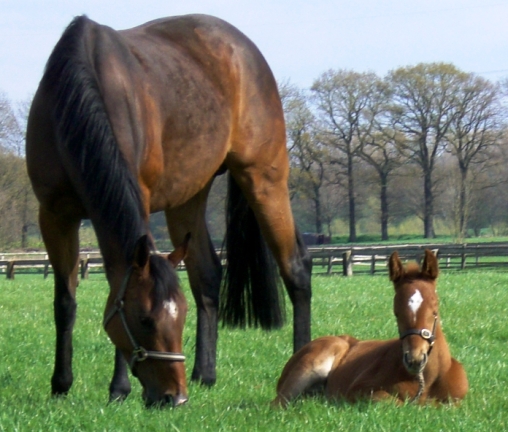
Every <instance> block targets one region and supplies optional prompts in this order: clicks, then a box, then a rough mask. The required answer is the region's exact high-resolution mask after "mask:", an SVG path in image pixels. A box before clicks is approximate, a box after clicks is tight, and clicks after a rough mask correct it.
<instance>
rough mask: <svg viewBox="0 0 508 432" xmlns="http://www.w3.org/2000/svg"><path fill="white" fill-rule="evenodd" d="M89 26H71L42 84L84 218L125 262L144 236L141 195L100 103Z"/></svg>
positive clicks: (83, 21) (85, 22) (81, 20)
mask: <svg viewBox="0 0 508 432" xmlns="http://www.w3.org/2000/svg"><path fill="white" fill-rule="evenodd" d="M94 25H95V24H94V23H93V22H92V21H90V20H89V19H88V18H87V17H85V16H81V17H77V18H75V19H74V20H73V21H72V22H71V24H70V25H69V26H68V27H67V29H66V30H65V32H64V34H63V36H62V38H61V39H60V41H59V42H58V44H57V45H56V47H55V48H54V50H53V53H52V54H51V56H50V58H49V60H48V63H47V65H46V70H45V74H44V77H43V81H42V82H43V84H44V88H45V89H47V90H48V94H49V95H50V96H51V98H52V99H53V102H54V104H53V106H54V109H53V112H52V116H53V121H54V123H55V125H57V141H58V148H59V151H60V154H61V156H62V160H64V161H65V163H66V165H70V167H68V174H69V177H70V178H71V179H72V181H73V186H74V187H75V188H76V190H77V192H78V194H79V196H80V198H81V200H82V201H83V204H84V206H85V208H86V210H87V213H88V217H90V219H91V220H92V223H93V224H94V227H95V229H96V231H97V230H99V231H102V232H109V233H111V234H112V235H113V236H114V237H115V239H116V241H118V242H119V245H120V247H121V249H122V250H123V251H124V253H125V255H126V259H130V258H131V254H132V251H133V249H134V242H135V241H136V240H137V237H138V236H139V235H141V234H142V233H143V232H144V231H146V227H145V222H144V221H143V218H142V202H141V194H140V190H139V186H138V184H137V181H136V179H135V177H134V175H133V174H132V173H131V171H130V170H129V169H128V166H127V163H126V161H125V159H124V158H123V156H122V154H121V152H120V150H119V148H118V144H117V142H116V140H115V136H114V133H113V129H112V126H111V123H110V120H109V117H108V115H107V113H106V110H105V107H104V103H103V100H102V95H101V91H100V89H99V85H98V82H97V74H96V71H95V70H94V66H93V62H92V59H94V52H93V50H92V49H90V47H91V43H90V41H91V40H94V39H95V38H94V37H91V36H93V34H92V31H93V30H94V29H93V27H92V26H94ZM69 163H70V164H69ZM99 242H100V238H99Z"/></svg>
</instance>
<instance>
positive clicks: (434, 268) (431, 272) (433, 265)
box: [421, 249, 439, 279]
mask: <svg viewBox="0 0 508 432" xmlns="http://www.w3.org/2000/svg"><path fill="white" fill-rule="evenodd" d="M421 271H422V274H423V275H425V276H427V277H428V278H430V279H436V278H437V275H438V274H439V265H438V263H437V257H436V255H434V253H433V252H432V251H431V250H429V249H425V257H424V258H423V263H422V270H421Z"/></svg>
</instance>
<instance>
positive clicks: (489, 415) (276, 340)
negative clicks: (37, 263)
mask: <svg viewBox="0 0 508 432" xmlns="http://www.w3.org/2000/svg"><path fill="white" fill-rule="evenodd" d="M182 284H183V285H184V288H185V290H186V292H187V298H188V299H189V300H190V299H191V296H190V294H189V293H188V285H187V281H186V279H185V277H184V276H183V275H182ZM438 286H439V294H440V298H441V308H440V309H441V316H442V321H443V328H444V331H445V334H446V335H447V339H448V342H449V344H450V347H451V350H452V354H453V355H454V356H455V357H456V358H457V359H459V360H460V361H461V362H462V363H463V364H464V366H465V368H466V371H467V373H468V378H469V383H470V392H469V394H468V396H467V397H466V399H465V400H464V402H463V403H462V404H461V405H460V406H459V407H447V406H446V407H443V408H432V407H418V406H413V405H407V406H403V407H398V408H397V407H395V406H393V405H392V404H390V403H380V404H370V403H367V402H365V403H361V404H357V405H348V404H342V403H340V404H332V403H328V402H326V401H324V400H322V399H307V400H301V401H297V402H295V403H294V404H293V405H292V406H290V408H289V409H287V410H285V411H281V410H272V409H270V408H269V402H270V400H271V399H272V398H273V397H274V396H275V384H276V381H277V378H278V376H279V373H280V371H281V369H282V367H283V365H284V364H285V362H286V360H287V359H288V358H289V356H290V355H291V349H292V347H291V340H292V332H291V325H286V326H285V327H284V329H282V330H280V331H276V332H270V333H266V332H263V331H260V330H247V331H240V330H229V329H221V330H220V339H219V347H218V370H217V373H218V381H217V384H216V386H215V387H213V388H211V389H206V388H202V387H200V386H198V385H195V384H190V386H189V395H190V401H189V403H188V404H187V405H186V406H184V407H182V408H179V409H176V410H173V409H164V410H147V409H145V408H144V406H143V403H142V400H141V389H140V386H139V384H138V383H137V381H135V380H133V392H132V394H131V395H130V397H129V398H128V399H127V400H126V401H125V402H124V403H122V404H111V405H108V404H107V403H106V402H107V396H108V394H107V392H108V385H109V379H110V378H111V372H112V358H113V348H112V345H111V343H110V342H109V340H108V338H107V336H106V334H105V332H104V331H103V330H102V327H101V320H102V312H103V307H104V302H105V299H106V293H107V289H108V288H107V284H106V282H105V280H104V277H103V276H101V275H93V276H92V278H91V279H89V280H86V281H83V282H82V284H81V286H80V288H79V291H78V318H77V323H76V327H75V332H74V335H75V337H74V379H75V380H74V386H73V387H72V389H71V392H70V394H69V395H68V396H67V397H66V398H51V397H50V384H49V381H50V376H51V373H52V368H53V357H54V353H53V350H54V325H53V319H52V316H53V312H52V301H53V298H52V292H53V286H52V279H51V278H49V279H48V280H46V281H44V280H43V279H42V277H41V276H40V275H36V276H29V275H19V276H17V277H16V279H15V280H14V281H8V280H4V279H1V280H0V344H1V345H0V346H1V347H0V430H2V431H4V430H5V431H45V432H46V431H74V430H75V431H78V430H79V431H124V430H125V431H132V430H143V431H156V430H157V431H160V430H167V431H182V432H183V431H186V432H188V431H205V430H210V431H236V430H237V431H267V432H273V431H286V430H287V431H331V430H341V431H355V432H357V431H402V430H411V431H461V432H464V431H471V432H473V431H474V432H479V431H501V430H508V420H507V419H508V415H507V414H506V413H507V412H508V397H507V395H508V354H507V351H508V350H507V342H508V326H507V324H506V317H507V315H508V289H507V288H508V272H481V273H480V272H460V273H443V275H442V276H441V277H440V280H439V284H438ZM313 287H314V295H313V327H312V333H313V337H317V336H322V335H325V334H339V333H350V334H352V335H354V336H356V337H359V338H362V339H365V338H391V337H394V336H395V335H396V326H395V321H394V318H393V316H392V312H391V302H392V288H391V286H390V284H389V281H388V280H387V278H386V276H354V277H352V278H342V277H340V276H332V277H326V276H316V277H314V279H313ZM289 310H290V306H289V304H288V311H289ZM288 315H290V314H288ZM194 328H195V309H194V307H193V305H191V307H190V313H189V316H188V320H187V326H186V331H185V335H184V341H185V343H184V351H185V354H186V355H187V356H188V362H187V370H188V374H189V375H190V369H191V367H192V364H193V349H194Z"/></svg>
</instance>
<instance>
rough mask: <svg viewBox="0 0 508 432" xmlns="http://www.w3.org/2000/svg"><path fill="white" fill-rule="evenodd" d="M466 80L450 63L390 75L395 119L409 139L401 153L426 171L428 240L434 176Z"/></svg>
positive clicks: (425, 227)
mask: <svg viewBox="0 0 508 432" xmlns="http://www.w3.org/2000/svg"><path fill="white" fill-rule="evenodd" d="M464 76H465V74H464V73H463V72H460V71H459V70H458V69H457V68H456V67H455V66H453V65H451V64H446V63H427V64H426V63H420V64H418V65H416V66H410V67H402V68H399V69H396V70H394V71H391V72H390V73H389V74H388V80H389V83H390V86H391V88H392V91H393V107H392V115H393V117H394V119H395V121H396V125H397V127H398V128H399V130H400V132H401V133H403V134H404V135H405V136H406V137H407V139H406V140H405V141H404V142H403V143H402V146H401V149H402V151H403V153H404V155H405V156H406V157H408V158H409V159H410V160H411V161H412V162H413V163H416V164H417V165H418V166H419V167H420V169H421V171H422V176H423V195H424V209H423V224H424V236H425V238H433V237H435V233H434V223H433V218H434V190H435V183H434V179H433V174H434V169H435V167H436V158H437V157H438V156H439V155H440V153H441V152H442V151H443V150H444V146H445V136H446V134H447V133H448V130H449V128H450V125H451V123H452V121H453V119H454V115H455V111H454V107H455V106H456V104H457V92H458V90H459V88H460V85H461V83H462V82H463V80H464Z"/></svg>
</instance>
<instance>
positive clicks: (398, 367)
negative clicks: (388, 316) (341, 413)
mask: <svg viewBox="0 0 508 432" xmlns="http://www.w3.org/2000/svg"><path fill="white" fill-rule="evenodd" d="M398 344H400V342H399V341H398V340H396V339H394V340H389V341H382V340H367V341H359V342H358V343H356V344H354V345H352V346H351V349H350V350H349V351H348V353H347V355H346V356H345V357H344V359H343V360H342V362H341V363H340V364H339V365H337V367H336V368H334V369H333V370H331V371H330V374H329V376H328V381H327V386H326V391H325V393H326V396H327V397H328V398H331V399H340V398H345V399H348V400H351V401H355V400H357V399H358V398H361V397H365V396H369V395H370V394H371V393H372V392H375V391H377V390H379V389H384V390H386V391H391V389H392V388H393V386H394V385H395V384H396V383H397V382H398V381H399V380H400V379H401V378H400V377H401V376H403V377H407V373H406V372H405V371H404V367H403V365H402V361H400V359H399V358H398V357H399V351H400V350H399V349H397V345H398Z"/></svg>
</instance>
